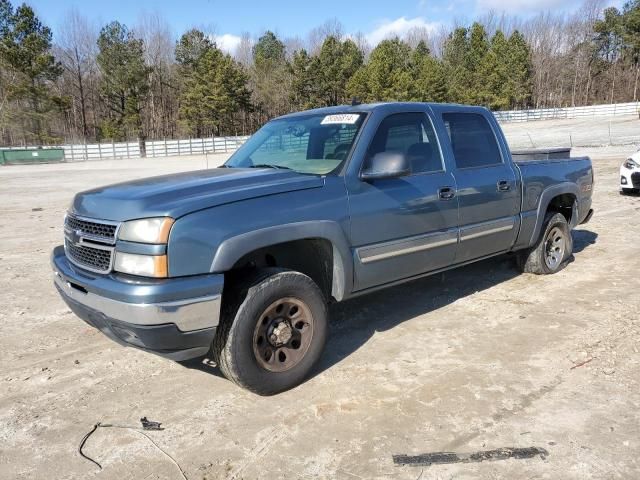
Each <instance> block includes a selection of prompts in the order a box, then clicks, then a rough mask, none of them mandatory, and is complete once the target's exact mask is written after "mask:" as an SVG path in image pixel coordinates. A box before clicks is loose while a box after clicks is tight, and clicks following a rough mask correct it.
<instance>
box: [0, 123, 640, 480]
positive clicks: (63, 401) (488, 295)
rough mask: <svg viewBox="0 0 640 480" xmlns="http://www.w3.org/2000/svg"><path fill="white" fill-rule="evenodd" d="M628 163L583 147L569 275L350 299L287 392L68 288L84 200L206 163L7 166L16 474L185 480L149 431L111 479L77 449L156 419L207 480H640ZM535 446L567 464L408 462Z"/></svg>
mask: <svg viewBox="0 0 640 480" xmlns="http://www.w3.org/2000/svg"><path fill="white" fill-rule="evenodd" d="M542 123H545V122H540V124H542ZM540 124H537V125H536V128H541V127H540ZM519 128H530V127H528V126H526V127H525V126H520V127H519ZM628 151H629V148H628V147H627V148H592V149H581V150H577V151H575V152H574V154H578V155H579V154H589V155H591V156H592V158H593V160H594V166H595V171H596V190H595V194H594V195H595V197H594V208H595V209H596V215H595V216H594V218H593V220H592V221H591V222H590V223H589V224H587V225H584V226H581V227H580V228H579V229H578V230H576V231H575V232H574V236H575V260H574V261H573V262H572V263H571V264H570V265H568V266H567V268H565V269H564V270H563V271H562V272H560V273H558V274H557V275H553V276H549V277H537V276H531V275H521V274H519V273H518V272H517V271H516V270H515V268H514V267H513V265H512V262H511V260H510V259H509V258H507V257H501V258H496V259H493V260H488V261H484V262H481V263H478V264H475V265H472V266H469V267H465V268H462V269H459V270H456V271H452V272H448V273H446V274H442V275H437V276H434V277H430V278H426V279H423V280H418V281H415V282H412V283H409V284H405V285H402V286H399V287H395V288H392V289H389V290H386V291H383V292H379V293H376V294H375V295H370V296H366V297H361V298H358V299H355V300H352V301H349V302H346V303H344V304H339V305H335V306H333V307H332V308H331V312H330V315H331V336H330V339H329V342H328V345H327V351H326V353H325V355H324V357H323V359H322V363H321V365H320V367H319V368H318V369H317V371H316V372H315V375H314V376H313V378H311V379H310V380H309V381H307V382H306V383H305V384H303V385H302V386H300V387H298V388H296V389H294V390H292V391H290V392H286V393H284V394H281V395H278V396H275V397H270V398H262V397H257V396H255V395H252V394H250V393H248V392H245V391H243V390H240V389H238V388H237V387H235V386H234V385H232V384H231V383H230V382H228V381H226V380H224V379H223V378H220V376H219V374H218V372H217V370H216V369H215V368H213V367H211V366H209V365H206V364H198V363H193V364H190V365H189V366H183V365H180V364H177V363H173V362H171V361H168V360H164V359H162V358H159V357H156V356H153V355H149V354H146V353H143V352H140V351H137V350H134V349H130V348H123V347H120V346H118V345H116V344H114V343H113V342H111V341H110V340H108V339H107V338H106V337H104V336H103V335H102V334H100V333H98V332H97V331H95V330H93V329H92V328H89V327H87V326H86V325H85V324H84V323H83V322H81V321H80V320H79V319H77V318H76V317H75V316H74V315H72V314H71V313H70V311H69V310H68V308H66V306H65V305H64V303H63V302H62V300H60V299H59V298H58V295H57V293H56V292H55V290H54V288H53V285H52V283H51V273H50V268H49V264H48V262H49V260H48V258H49V252H50V251H51V249H52V248H53V247H54V246H55V245H57V244H59V243H60V241H61V237H62V229H61V224H62V217H63V214H64V211H65V209H66V207H67V205H68V204H69V201H70V199H71V197H72V194H73V193H74V192H76V191H78V190H83V189H87V188H89V187H93V186H97V185H101V184H107V183H111V182H116V181H121V180H125V179H131V178H138V177H143V176H148V175H152V174H159V173H168V172H175V171H180V170H188V169H195V168H202V167H203V159H202V158H195V157H191V158H181V159H163V160H153V161H151V160H130V161H113V162H91V163H82V164H72V165H70V164H65V165H41V166H28V167H24V166H18V167H4V168H0V205H2V207H1V212H2V228H1V229H0V305H2V306H3V308H2V309H1V310H0V392H2V393H1V394H0V478H2V479H5V478H6V479H27V478H28V479H32V478H33V479H40V478H55V479H71V478H74V479H76V478H77V479H80V478H82V479H86V478H94V477H97V478H103V479H128V478H136V479H138V478H140V479H142V478H152V479H179V478H182V477H181V473H180V471H179V470H178V468H177V466H176V465H175V464H174V463H173V462H172V461H171V459H170V458H169V457H168V456H166V455H164V454H163V453H162V452H161V451H160V450H158V449H157V448H156V447H155V446H154V445H153V444H152V443H151V442H150V441H149V439H147V438H145V437H143V436H142V435H140V434H139V433H137V432H135V431H131V430H126V429H116V428H109V429H108V428H105V429H99V430H98V431H97V432H96V433H95V434H94V435H93V436H92V437H91V439H90V440H89V442H88V443H87V445H86V447H85V450H86V453H87V454H89V455H91V456H92V457H93V458H95V459H96V460H98V461H99V462H100V463H101V464H102V466H103V470H102V471H99V470H98V468H97V467H96V466H95V465H93V464H92V463H90V462H88V461H87V460H84V459H83V458H81V457H80V456H79V455H78V454H77V447H78V444H79V442H80V439H81V438H82V437H83V435H84V434H85V433H86V432H87V431H88V430H89V429H90V428H91V427H92V425H94V424H95V423H97V422H103V423H116V424H120V425H132V426H135V425H137V424H138V423H139V419H140V417H143V416H147V417H149V418H150V419H152V420H157V421H161V422H163V426H165V427H166V429H165V430H163V431H161V432H149V437H150V438H151V439H152V440H153V441H154V442H155V443H156V444H157V445H158V446H159V447H161V448H162V449H163V450H164V451H165V452H167V453H168V454H169V455H171V457H173V458H174V459H175V461H176V462H178V463H179V465H180V466H181V468H182V469H183V470H184V472H185V474H186V476H187V478H189V479H190V480H193V479H205V478H206V479H221V478H226V479H240V478H243V479H253V478H269V479H273V478H344V479H353V478H356V479H357V478H361V479H363V478H366V479H372V478H398V479H416V478H422V479H427V478H434V479H436V478H437V479H445V478H447V479H448V478H456V479H471V478H509V479H511V478H563V479H584V478H598V479H603V478H639V477H640V460H639V459H638V452H639V451H640V413H639V412H640V409H639V407H640V388H639V387H640V385H639V383H640V364H639V361H640V355H639V354H638V348H640V345H639V343H638V339H640V318H639V314H638V312H639V311H640V296H638V295H637V293H636V292H637V291H638V287H639V285H640V282H639V281H638V270H639V269H638V267H639V266H640V263H639V260H638V254H637V248H638V242H637V239H638V238H639V236H640V197H627V196H620V195H619V194H618V191H617V181H618V168H619V165H620V163H621V161H622V159H623V158H624V157H625V155H627V154H628ZM220 160H221V159H220ZM532 446H534V447H538V448H544V449H545V450H546V451H547V452H548V454H547V455H545V456H544V458H540V457H539V456H536V457H535V458H532V459H509V460H504V461H494V462H482V463H459V464H453V465H434V466H430V467H407V466H395V465H394V463H393V461H392V455H393V454H418V453H425V452H437V451H453V452H458V453H472V452H476V451H482V450H493V449H497V448H501V447H532Z"/></svg>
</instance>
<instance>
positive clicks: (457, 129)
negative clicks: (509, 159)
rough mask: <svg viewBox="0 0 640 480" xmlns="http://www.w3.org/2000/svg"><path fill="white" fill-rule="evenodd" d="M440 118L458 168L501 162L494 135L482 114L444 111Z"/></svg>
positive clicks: (485, 165) (484, 165)
mask: <svg viewBox="0 0 640 480" xmlns="http://www.w3.org/2000/svg"><path fill="white" fill-rule="evenodd" d="M442 119H443V120H444V124H445V127H446V129H447V132H448V134H449V139H450V140H451V147H452V148H453V156H454V157H455V161H456V166H457V167H458V168H473V167H487V166H490V165H498V164H500V163H502V156H501V155H500V149H499V148H498V142H497V141H496V137H495V135H494V133H493V130H492V129H491V126H490V125H489V122H487V119H486V118H484V117H483V116H482V115H479V114H477V113H445V114H443V115H442Z"/></svg>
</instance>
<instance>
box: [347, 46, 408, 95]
mask: <svg viewBox="0 0 640 480" xmlns="http://www.w3.org/2000/svg"><path fill="white" fill-rule="evenodd" d="M412 84H413V79H412V76H411V47H409V45H408V44H407V43H405V42H403V41H401V40H400V39H398V38H394V39H392V40H383V41H382V42H380V43H379V44H378V46H377V47H376V48H374V49H373V51H372V52H371V55H370V57H369V63H367V65H366V66H365V67H364V68H362V69H359V70H358V71H357V72H356V73H355V74H354V77H353V78H352V79H351V81H350V82H349V88H348V91H349V94H350V95H351V96H355V97H358V98H361V99H362V100H363V101H368V102H374V101H376V102H379V101H403V100H408V99H410V98H411V96H412V95H413V92H412Z"/></svg>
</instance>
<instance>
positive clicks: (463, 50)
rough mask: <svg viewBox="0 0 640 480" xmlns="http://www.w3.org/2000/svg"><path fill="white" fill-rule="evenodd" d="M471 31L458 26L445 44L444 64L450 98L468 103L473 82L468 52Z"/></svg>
mask: <svg viewBox="0 0 640 480" xmlns="http://www.w3.org/2000/svg"><path fill="white" fill-rule="evenodd" d="M468 34H469V32H468V30H467V29H466V28H462V27H460V28H456V29H455V30H454V31H453V33H451V35H449V38H448V39H447V41H446V42H445V44H444V48H443V58H442V61H443V65H444V70H445V74H446V76H447V79H448V80H449V98H450V100H451V101H453V102H457V103H467V102H469V101H470V100H469V99H470V96H469V90H470V87H471V83H472V78H471V75H472V72H471V71H470V69H469V62H468V52H469V49H470V44H469V35H468Z"/></svg>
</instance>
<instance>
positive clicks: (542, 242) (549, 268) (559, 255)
mask: <svg viewBox="0 0 640 480" xmlns="http://www.w3.org/2000/svg"><path fill="white" fill-rule="evenodd" d="M551 237H553V238H551ZM559 237H561V242H562V245H563V247H562V249H561V250H562V251H559V250H560V248H559V247H558V244H559V243H555V244H554V241H555V240H556V239H558V238H559ZM556 249H558V251H556ZM572 253H573V238H572V236H571V231H570V229H569V224H568V223H567V219H566V218H565V217H564V215H562V214H561V213H555V212H548V213H547V214H546V215H545V219H544V223H543V225H542V231H541V232H540V238H538V240H537V241H536V243H535V245H534V246H533V247H532V248H530V249H527V250H524V251H523V252H520V253H519V254H518V255H517V257H516V259H517V262H518V267H519V268H520V270H522V272H524V273H533V274H536V275H550V274H553V273H557V272H559V271H560V270H562V269H563V268H564V267H565V266H566V264H567V260H568V259H569V258H570V257H571V255H572ZM554 254H555V255H554ZM554 257H555V258H556V261H553V260H552V258H554Z"/></svg>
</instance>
